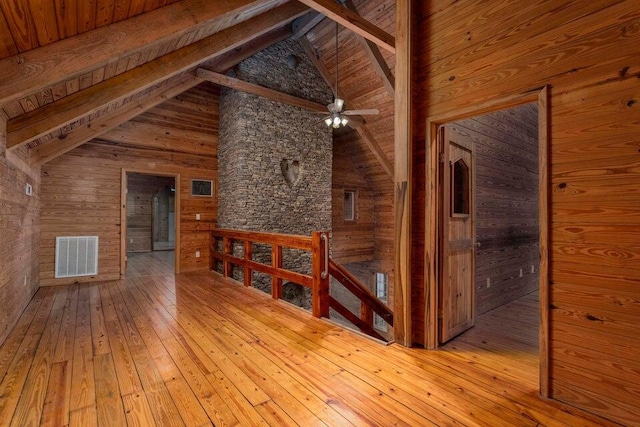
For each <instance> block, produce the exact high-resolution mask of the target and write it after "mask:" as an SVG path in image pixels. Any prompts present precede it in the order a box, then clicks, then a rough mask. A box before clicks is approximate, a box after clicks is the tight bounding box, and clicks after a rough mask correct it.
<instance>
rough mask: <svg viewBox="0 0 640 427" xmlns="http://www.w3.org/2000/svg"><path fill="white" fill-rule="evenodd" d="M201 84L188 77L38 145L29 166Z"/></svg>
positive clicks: (43, 161) (80, 143)
mask: <svg viewBox="0 0 640 427" xmlns="http://www.w3.org/2000/svg"><path fill="white" fill-rule="evenodd" d="M201 82H202V80H201V79H199V78H197V77H194V76H192V75H190V74H189V75H185V76H183V77H181V78H179V79H178V80H176V82H175V83H172V84H171V85H169V86H164V87H161V88H159V89H156V90H154V91H151V92H149V93H148V94H146V95H145V96H144V97H142V98H141V99H138V100H136V101H132V102H128V103H127V104H125V105H124V106H122V107H120V108H118V109H117V110H115V111H114V112H113V113H111V114H105V115H102V116H100V117H98V118H96V119H93V120H91V121H90V122H88V123H86V124H83V125H82V126H79V127H77V128H74V129H73V130H72V131H71V132H70V133H69V134H64V135H61V137H60V138H54V139H51V140H49V141H46V142H44V143H42V144H40V145H37V146H36V147H34V148H32V149H31V150H29V163H30V164H31V165H32V166H39V165H42V164H44V163H47V162H49V161H51V160H53V159H55V158H57V157H59V156H61V155H63V154H64V153H66V152H68V151H71V150H73V149H74V148H76V147H79V146H80V145H82V144H84V143H85V142H88V141H91V140H92V139H94V138H96V137H98V136H100V135H102V134H103V133H105V132H107V131H109V130H111V129H114V128H116V127H118V126H119V125H121V124H122V123H124V122H126V121H128V120H131V119H132V118H134V117H136V116H138V115H140V114H142V113H144V112H145V111H147V110H149V109H151V108H153V107H155V106H156V105H158V104H160V103H162V102H164V101H166V100H168V99H171V98H173V97H174V96H177V95H179V94H181V93H182V92H184V91H187V90H189V89H191V88H192V87H194V86H196V85H197V84H199V83H201Z"/></svg>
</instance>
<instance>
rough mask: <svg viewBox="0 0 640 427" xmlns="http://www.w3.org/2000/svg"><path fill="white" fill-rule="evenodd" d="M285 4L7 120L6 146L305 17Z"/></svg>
mask: <svg viewBox="0 0 640 427" xmlns="http://www.w3.org/2000/svg"><path fill="white" fill-rule="evenodd" d="M306 10H307V8H306V7H304V6H303V5H301V4H299V3H296V2H290V3H287V4H285V5H283V6H280V7H278V8H276V9H273V10H271V11H269V12H266V13H264V14H262V15H259V16H257V17H255V18H251V19H249V20H247V21H245V22H243V23H240V24H237V25H235V26H233V27H231V28H228V29H226V30H223V31H221V32H219V33H215V34H213V35H212V36H209V37H207V38H205V39H202V40H200V41H198V42H195V43H193V44H190V45H187V46H185V47H183V48H181V49H178V50H176V51H174V52H171V53H169V54H167V55H164V56H162V57H160V58H158V59H155V60H153V61H151V62H148V63H146V64H143V65H141V66H139V67H136V68H134V69H132V70H130V71H127V72H125V73H122V74H119V75H117V76H115V77H113V78H111V79H108V80H104V81H102V82H101V83H98V84H96V85H93V86H90V87H88V88H87V89H84V90H82V91H79V92H76V93H74V94H71V95H69V96H66V97H64V98H62V99H60V100H58V101H55V102H52V103H51V104H47V105H45V106H43V107H40V108H38V109H36V110H33V111H30V112H28V113H26V114H23V115H21V116H18V117H16V118H14V119H12V120H10V121H9V125H8V131H9V135H8V140H7V147H8V148H12V147H17V146H20V145H23V144H26V143H28V142H31V141H33V140H35V139H37V138H40V137H42V136H44V135H46V134H48V133H50V132H52V131H53V130H56V129H59V128H61V127H63V126H65V125H68V124H70V123H73V122H74V121H76V120H78V119H80V118H82V117H85V116H87V115H89V114H92V113H94V112H96V111H99V110H100V109H102V108H104V107H106V106H107V105H109V104H111V103H114V102H117V101H120V100H122V99H125V98H127V97H129V96H131V95H132V94H135V93H138V92H140V91H142V90H144V89H146V88H149V87H151V86H154V85H156V84H158V83H160V82H162V81H164V80H166V79H168V78H170V77H173V76H175V75H178V74H180V73H183V72H185V71H188V70H189V69H192V68H193V67H195V66H197V65H198V64H200V63H202V62H204V61H207V60H210V59H212V58H214V57H217V56H219V55H222V54H224V53H226V52H229V51H231V50H233V49H235V48H238V47H240V46H242V45H243V44H244V43H246V42H247V41H249V40H251V39H253V38H255V37H259V36H261V35H263V34H266V33H268V32H270V31H272V30H274V29H275V28H278V27H280V26H284V25H287V24H288V23H289V22H291V21H292V20H294V19H295V18H297V17H298V16H300V15H302V14H303V13H305V11H306Z"/></svg>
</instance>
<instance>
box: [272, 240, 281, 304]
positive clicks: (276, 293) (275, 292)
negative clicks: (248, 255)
mask: <svg viewBox="0 0 640 427" xmlns="http://www.w3.org/2000/svg"><path fill="white" fill-rule="evenodd" d="M271 266H272V267H273V268H282V246H280V245H276V244H274V245H272V246H271ZM271 296H272V297H273V299H280V298H282V279H281V278H280V277H278V276H276V275H275V274H274V275H272V276H271Z"/></svg>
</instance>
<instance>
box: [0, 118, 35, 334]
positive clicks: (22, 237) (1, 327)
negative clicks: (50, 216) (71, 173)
mask: <svg viewBox="0 0 640 427" xmlns="http://www.w3.org/2000/svg"><path fill="white" fill-rule="evenodd" d="M6 124H7V117H6V116H5V115H4V113H0V235H2V238H1V241H2V244H0V259H1V260H2V262H0V298H2V299H3V300H4V301H5V302H6V306H5V308H4V309H3V310H1V311H0V343H2V342H4V339H5V338H6V336H7V334H8V333H9V331H10V330H11V328H13V326H14V325H15V324H16V322H17V321H18V317H19V316H20V312H21V311H22V310H24V308H25V307H26V305H27V303H28V302H29V300H30V299H31V297H32V296H33V295H34V294H35V293H36V290H37V287H38V279H37V276H38V268H37V262H38V261H37V259H38V253H39V249H38V244H37V240H38V237H37V236H38V234H39V233H40V221H39V215H40V170H39V168H31V167H29V166H27V165H26V164H24V157H23V154H24V153H23V152H19V153H11V152H9V151H7V150H6V135H7V132H6V129H7V128H6ZM27 183H28V184H30V185H32V188H33V196H27V195H26V194H25V185H26V184H27Z"/></svg>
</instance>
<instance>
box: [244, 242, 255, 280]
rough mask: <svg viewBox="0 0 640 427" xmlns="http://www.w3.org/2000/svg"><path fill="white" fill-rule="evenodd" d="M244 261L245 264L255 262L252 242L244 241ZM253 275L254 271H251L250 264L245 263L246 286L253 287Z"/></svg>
mask: <svg viewBox="0 0 640 427" xmlns="http://www.w3.org/2000/svg"><path fill="white" fill-rule="evenodd" d="M244 260H245V262H246V261H251V260H253V243H251V240H245V241H244ZM252 275H253V270H251V267H249V264H248V263H245V265H244V285H245V286H251V284H252V280H251V276H252Z"/></svg>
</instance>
